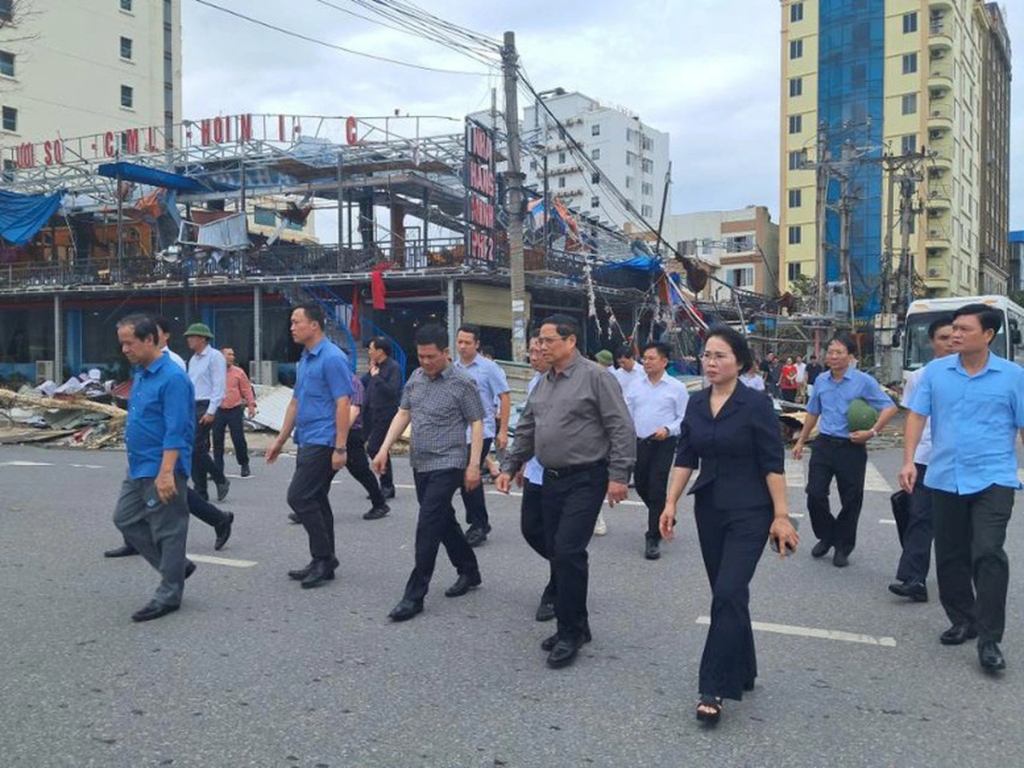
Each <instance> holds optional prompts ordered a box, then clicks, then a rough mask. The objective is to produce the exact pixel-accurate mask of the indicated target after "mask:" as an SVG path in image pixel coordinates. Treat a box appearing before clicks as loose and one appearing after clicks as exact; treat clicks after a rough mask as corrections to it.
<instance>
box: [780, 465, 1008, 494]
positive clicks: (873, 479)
mask: <svg viewBox="0 0 1024 768" xmlns="http://www.w3.org/2000/svg"><path fill="white" fill-rule="evenodd" d="M1022 474H1024V470H1022ZM1021 481H1022V482H1024V477H1022V479H1021ZM806 484H807V475H806V474H805V472H804V464H803V462H802V461H797V460H796V459H786V487H788V488H800V489H803V488H804V487H805V486H806ZM864 490H865V491H879V492H882V493H892V491H893V488H892V486H891V485H890V484H889V481H888V480H886V479H885V476H884V475H883V474H882V473H881V472H879V471H878V468H877V467H876V466H875V465H874V464H872V463H871V462H870V461H868V464H867V467H866V468H865V469H864Z"/></svg>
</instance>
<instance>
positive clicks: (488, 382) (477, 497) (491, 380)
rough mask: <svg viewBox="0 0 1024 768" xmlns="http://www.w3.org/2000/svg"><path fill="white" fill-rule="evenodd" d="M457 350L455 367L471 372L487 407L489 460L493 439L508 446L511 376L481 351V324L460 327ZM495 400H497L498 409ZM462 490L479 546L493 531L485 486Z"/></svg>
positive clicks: (472, 541)
mask: <svg viewBox="0 0 1024 768" xmlns="http://www.w3.org/2000/svg"><path fill="white" fill-rule="evenodd" d="M455 349H456V351H457V352H458V358H457V359H456V360H455V363H454V365H455V367H456V368H458V369H459V370H460V371H462V372H463V373H465V374H467V375H469V376H470V377H471V378H472V379H473V380H474V381H475V382H476V386H477V389H478V390H479V391H480V400H481V402H482V403H483V406H484V447H483V456H484V458H485V459H486V457H487V456H489V455H490V453H491V443H492V442H493V443H494V445H496V446H497V447H498V449H499V450H502V451H503V450H505V448H507V447H508V415H509V411H510V410H511V403H512V400H511V398H510V397H509V388H508V379H507V378H506V377H505V372H504V371H503V370H501V366H499V365H498V364H497V363H496V362H494V361H493V360H488V359H487V358H486V357H484V356H483V355H482V354H480V326H477V325H471V324H464V325H462V326H460V327H459V332H458V334H457V335H456V337H455ZM495 403H498V406H497V408H496V407H495ZM496 410H497V421H499V422H501V426H500V427H497V426H496V423H495V411H496ZM469 443H470V433H469V432H467V433H466V446H467V448H466V450H469V448H468V446H469ZM460 492H461V494H462V503H463V504H465V505H466V523H467V524H468V526H469V527H468V528H467V529H466V541H468V542H469V546H471V547H478V546H480V545H481V544H483V543H484V542H485V541H486V540H487V534H488V533H490V532H491V525H490V521H489V519H488V517H487V502H486V501H485V497H484V489H483V486H482V485H478V486H476V487H475V488H473V490H471V491H467V490H466V489H465V488H464V487H463V488H461V489H460Z"/></svg>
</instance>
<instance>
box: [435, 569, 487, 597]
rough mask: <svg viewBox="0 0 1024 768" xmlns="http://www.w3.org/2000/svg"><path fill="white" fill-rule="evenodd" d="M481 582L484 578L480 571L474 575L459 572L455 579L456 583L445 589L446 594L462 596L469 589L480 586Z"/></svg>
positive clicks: (446, 595)
mask: <svg viewBox="0 0 1024 768" xmlns="http://www.w3.org/2000/svg"><path fill="white" fill-rule="evenodd" d="M481 582H482V579H481V578H480V574H479V573H478V574H476V575H474V576H467V575H466V574H464V573H462V574H459V578H457V579H456V580H455V583H454V584H452V585H451V586H450V587H448V589H446V590H445V591H444V596H445V597H462V596H463V595H464V594H466V593H467V592H469V590H471V589H476V588H477V587H479V586H480V584H481Z"/></svg>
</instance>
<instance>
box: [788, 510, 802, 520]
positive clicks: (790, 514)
mask: <svg viewBox="0 0 1024 768" xmlns="http://www.w3.org/2000/svg"><path fill="white" fill-rule="evenodd" d="M789 516H790V517H795V518H797V519H798V520H803V519H804V513H803V512H790V513H789Z"/></svg>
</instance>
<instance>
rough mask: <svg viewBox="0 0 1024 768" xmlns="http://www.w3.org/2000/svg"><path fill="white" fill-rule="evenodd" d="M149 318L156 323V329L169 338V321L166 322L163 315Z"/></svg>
mask: <svg viewBox="0 0 1024 768" xmlns="http://www.w3.org/2000/svg"><path fill="white" fill-rule="evenodd" d="M150 317H151V318H152V320H153V322H154V323H156V327H157V328H159V329H160V331H161V332H163V333H166V334H167V335H168V336H170V334H171V321H170V320H168V319H167V318H166V317H164V316H163V315H151V316H150Z"/></svg>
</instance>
